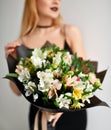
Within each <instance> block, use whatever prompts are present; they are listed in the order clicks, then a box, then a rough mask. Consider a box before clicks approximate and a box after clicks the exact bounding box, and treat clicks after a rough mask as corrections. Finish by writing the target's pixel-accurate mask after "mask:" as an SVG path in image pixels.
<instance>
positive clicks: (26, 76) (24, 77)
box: [16, 67, 31, 82]
mask: <svg viewBox="0 0 111 130" xmlns="http://www.w3.org/2000/svg"><path fill="white" fill-rule="evenodd" d="M18 71H19V72H18ZM16 73H18V75H19V76H18V80H19V81H20V82H28V81H29V80H30V77H31V76H30V73H29V70H28V68H24V67H22V69H21V70H17V69H16Z"/></svg>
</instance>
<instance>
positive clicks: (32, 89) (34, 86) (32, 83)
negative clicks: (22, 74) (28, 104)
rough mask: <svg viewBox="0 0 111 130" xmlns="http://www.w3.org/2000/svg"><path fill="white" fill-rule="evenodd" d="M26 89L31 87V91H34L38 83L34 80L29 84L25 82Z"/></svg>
mask: <svg viewBox="0 0 111 130" xmlns="http://www.w3.org/2000/svg"><path fill="white" fill-rule="evenodd" d="M24 86H25V89H26V90H28V89H30V90H31V91H34V88H36V84H35V83H34V82H32V81H29V82H28V84H25V85H24Z"/></svg>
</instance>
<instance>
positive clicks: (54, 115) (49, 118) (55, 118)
mask: <svg viewBox="0 0 111 130" xmlns="http://www.w3.org/2000/svg"><path fill="white" fill-rule="evenodd" d="M42 112H43V113H44V114H45V115H46V118H47V121H49V122H51V121H52V120H53V122H52V126H53V127H55V125H56V123H57V121H58V119H59V118H60V117H61V115H62V114H63V113H62V112H58V113H50V112H46V111H42Z"/></svg>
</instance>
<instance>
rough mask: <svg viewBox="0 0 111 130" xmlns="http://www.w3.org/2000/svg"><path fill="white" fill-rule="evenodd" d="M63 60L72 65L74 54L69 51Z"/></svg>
mask: <svg viewBox="0 0 111 130" xmlns="http://www.w3.org/2000/svg"><path fill="white" fill-rule="evenodd" d="M63 60H64V62H65V63H66V64H68V65H71V64H72V56H71V54H70V53H69V52H67V53H66V54H65V55H64V56H63Z"/></svg>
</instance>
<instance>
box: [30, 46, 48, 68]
mask: <svg viewBox="0 0 111 130" xmlns="http://www.w3.org/2000/svg"><path fill="white" fill-rule="evenodd" d="M45 58H46V55H45V53H42V50H40V49H39V48H36V49H34V51H33V52H32V56H31V61H32V63H33V64H34V66H35V67H37V68H41V67H42V63H45Z"/></svg>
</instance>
